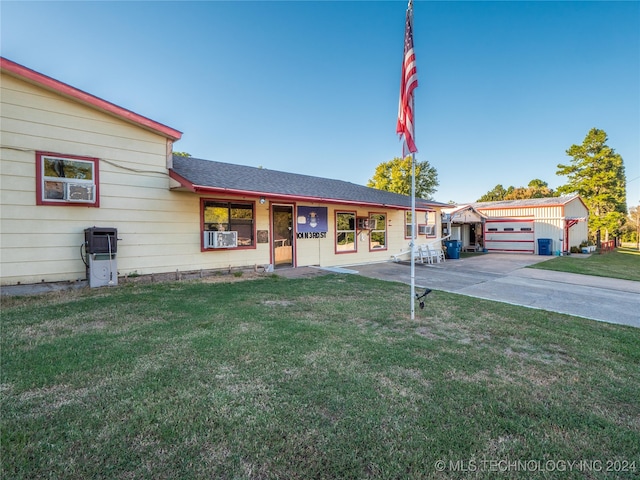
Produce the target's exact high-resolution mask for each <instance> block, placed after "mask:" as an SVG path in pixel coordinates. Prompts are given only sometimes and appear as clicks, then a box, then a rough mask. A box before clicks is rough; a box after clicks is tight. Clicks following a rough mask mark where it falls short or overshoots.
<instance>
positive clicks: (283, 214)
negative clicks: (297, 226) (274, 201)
mask: <svg viewBox="0 0 640 480" xmlns="http://www.w3.org/2000/svg"><path fill="white" fill-rule="evenodd" d="M271 231H272V232H273V236H272V242H273V243H272V248H273V265H274V266H275V267H276V268H279V267H293V247H294V245H293V207H292V206H291V205H274V206H273V216H272V225H271Z"/></svg>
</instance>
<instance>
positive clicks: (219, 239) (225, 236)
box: [204, 232, 238, 248]
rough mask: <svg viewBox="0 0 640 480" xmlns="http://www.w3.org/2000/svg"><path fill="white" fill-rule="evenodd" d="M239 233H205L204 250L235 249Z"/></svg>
mask: <svg viewBox="0 0 640 480" xmlns="http://www.w3.org/2000/svg"><path fill="white" fill-rule="evenodd" d="M237 246H238V232H204V248H235V247H237Z"/></svg>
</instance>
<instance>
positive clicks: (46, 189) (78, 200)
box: [0, 58, 445, 285]
mask: <svg viewBox="0 0 640 480" xmlns="http://www.w3.org/2000/svg"><path fill="white" fill-rule="evenodd" d="M0 67H1V75H2V77H1V81H0V86H1V105H0V108H1V120H2V122H1V126H0V138H1V142H0V143H1V150H0V154H1V156H0V160H1V172H0V173H1V178H0V188H1V199H2V211H1V213H0V222H1V223H0V234H1V238H0V262H1V263H0V267H1V270H0V275H1V282H2V285H12V284H18V283H37V282H53V281H75V280H84V279H86V278H88V279H90V280H95V283H96V284H97V285H100V284H105V285H106V284H114V283H117V278H118V276H123V275H129V274H133V273H136V274H140V275H145V274H151V273H166V272H175V271H180V272H185V271H197V270H205V269H207V270H208V269H223V268H224V269H228V268H246V267H254V266H256V265H259V266H263V267H265V268H280V267H299V266H309V265H318V266H323V267H331V266H339V265H349V264H357V263H368V262H378V261H387V260H389V259H390V258H391V256H392V255H393V254H396V253H398V252H401V251H403V250H406V249H407V246H408V244H409V241H410V233H411V232H410V230H411V218H410V206H411V205H410V202H411V199H410V197H407V196H403V195H397V194H393V193H390V192H383V191H380V190H374V189H371V188H367V187H363V186H360V185H354V184H352V183H348V182H343V181H340V180H331V179H324V178H318V177H309V176H305V175H297V174H291V173H286V172H277V171H272V170H267V169H261V168H253V167H243V166H238V165H232V164H226V163H221V162H212V161H208V160H202V159H195V158H191V157H188V158H185V157H180V156H174V155H173V153H172V151H173V143H174V142H175V141H178V140H179V139H180V137H181V135H182V134H181V132H179V131H177V130H175V129H173V128H171V127H168V126H166V125H163V124H160V123H158V122H155V121H153V120H150V119H148V118H146V117H143V116H141V115H138V114H136V113H134V112H131V111H129V110H126V109H124V108H122V107H119V106H117V105H115V104H112V103H110V102H107V101H105V100H103V99H100V98H98V97H95V96H93V95H91V94H88V93H86V92H83V91H81V90H78V89H76V88H74V87H71V86H69V85H67V84H64V83H62V82H60V81H58V80H55V79H52V78H50V77H47V76H45V75H43V74H41V73H38V72H35V71H33V70H30V69H28V68H26V67H24V66H21V65H19V64H17V63H14V62H12V61H10V60H7V59H5V58H0ZM444 206H445V205H444V204H441V203H438V202H428V201H423V200H418V201H417V206H416V215H417V217H418V218H417V219H416V220H417V224H418V242H421V241H426V240H428V239H430V238H431V239H435V238H436V237H437V232H440V229H441V223H440V218H441V212H440V210H441V208H442V207H444ZM90 283H91V282H90Z"/></svg>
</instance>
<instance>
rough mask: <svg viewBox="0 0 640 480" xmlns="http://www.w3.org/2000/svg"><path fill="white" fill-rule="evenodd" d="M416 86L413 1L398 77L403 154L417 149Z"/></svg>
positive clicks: (397, 130)
mask: <svg viewBox="0 0 640 480" xmlns="http://www.w3.org/2000/svg"><path fill="white" fill-rule="evenodd" d="M417 86H418V71H417V69H416V55H415V53H414V51H413V2H412V1H411V0H410V1H409V6H408V7H407V24H406V27H405V32H404V57H403V59H402V77H401V79H400V102H399V104H398V123H397V125H396V133H398V135H400V138H402V137H403V136H404V144H403V146H402V154H403V156H406V155H407V152H409V153H415V152H417V151H418V148H417V147H416V143H415V139H414V136H413V134H414V130H413V90H414V89H415V88H416V87H417Z"/></svg>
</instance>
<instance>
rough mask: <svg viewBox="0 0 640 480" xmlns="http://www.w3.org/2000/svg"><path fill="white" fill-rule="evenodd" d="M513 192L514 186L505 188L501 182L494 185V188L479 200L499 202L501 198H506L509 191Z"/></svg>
mask: <svg viewBox="0 0 640 480" xmlns="http://www.w3.org/2000/svg"><path fill="white" fill-rule="evenodd" d="M511 192H513V187H509V188H508V189H505V188H504V187H503V186H502V185H501V184H500V183H499V184H498V185H496V186H495V187H493V189H492V190H489V191H488V192H487V193H485V194H484V195H483V196H481V197H480V198H479V199H478V200H477V201H478V202H497V201H499V200H504V197H506V196H507V195H508V194H509V193H511Z"/></svg>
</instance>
